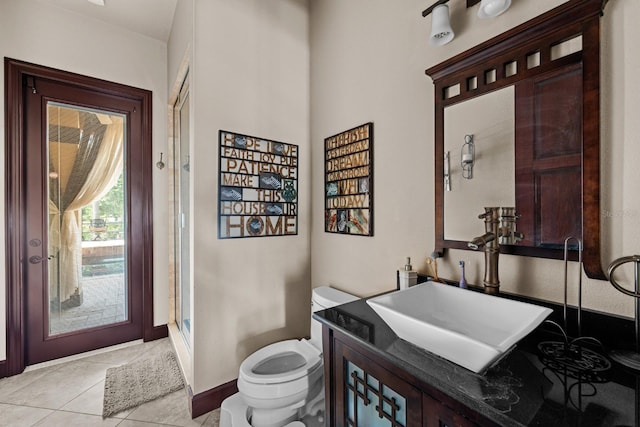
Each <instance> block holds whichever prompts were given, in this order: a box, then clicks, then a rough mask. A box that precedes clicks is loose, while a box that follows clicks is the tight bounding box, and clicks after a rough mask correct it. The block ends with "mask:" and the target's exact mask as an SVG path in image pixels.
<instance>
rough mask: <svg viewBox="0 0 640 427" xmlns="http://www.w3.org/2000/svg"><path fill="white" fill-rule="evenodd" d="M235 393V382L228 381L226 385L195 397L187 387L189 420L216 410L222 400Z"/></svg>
mask: <svg viewBox="0 0 640 427" xmlns="http://www.w3.org/2000/svg"><path fill="white" fill-rule="evenodd" d="M237 392H238V386H237V380H232V381H229V382H228V383H225V384H222V385H219V386H218V387H215V388H212V389H210V390H207V391H203V392H202V393H198V394H196V395H194V394H193V391H192V390H191V387H189V410H190V411H191V418H197V417H199V416H200V415H203V414H206V413H207V412H210V411H213V410H214V409H218V408H219V407H220V405H222V401H223V400H224V399H226V398H227V397H229V396H231V395H233V394H236V393H237Z"/></svg>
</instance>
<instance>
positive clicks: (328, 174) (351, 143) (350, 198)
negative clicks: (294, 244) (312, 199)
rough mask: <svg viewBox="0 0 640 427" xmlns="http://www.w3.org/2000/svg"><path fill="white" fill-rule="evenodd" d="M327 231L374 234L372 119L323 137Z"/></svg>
mask: <svg viewBox="0 0 640 427" xmlns="http://www.w3.org/2000/svg"><path fill="white" fill-rule="evenodd" d="M324 188H325V197H324V217H325V223H324V224H325V225H324V231H326V232H328V233H339V234H353V235H358V236H373V123H366V124H364V125H362V126H358V127H355V128H353V129H350V130H348V131H345V132H341V133H339V134H337V135H334V136H330V137H329V138H326V139H325V140H324Z"/></svg>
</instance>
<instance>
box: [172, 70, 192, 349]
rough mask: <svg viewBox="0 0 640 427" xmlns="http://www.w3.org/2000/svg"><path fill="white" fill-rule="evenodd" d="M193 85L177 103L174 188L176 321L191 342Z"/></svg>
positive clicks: (175, 107) (185, 86) (185, 338)
mask: <svg viewBox="0 0 640 427" xmlns="http://www.w3.org/2000/svg"><path fill="white" fill-rule="evenodd" d="M189 113H190V112H189V87H188V84H187V80H186V79H185V82H184V84H183V86H182V88H181V90H180V95H179V97H178V99H177V101H176V103H175V105H174V126H175V127H174V161H175V164H174V170H175V173H174V180H175V181H174V188H175V200H176V203H175V218H176V223H175V233H174V239H175V250H176V253H175V260H176V269H175V283H176V286H175V297H176V301H175V314H176V324H177V326H178V328H179V329H180V331H181V332H182V335H183V337H184V340H185V342H186V343H187V345H190V335H191V288H190V286H191V270H190V262H191V255H190V246H189V242H190V234H191V233H190V230H191V227H190V222H189V218H190V199H189V191H190V185H191V183H190V172H191V163H190V159H191V154H190V151H189V141H190V138H189Z"/></svg>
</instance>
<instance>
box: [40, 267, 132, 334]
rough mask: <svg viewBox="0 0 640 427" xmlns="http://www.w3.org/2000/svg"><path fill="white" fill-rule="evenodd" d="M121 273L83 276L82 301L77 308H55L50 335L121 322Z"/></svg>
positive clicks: (123, 293) (123, 285)
mask: <svg viewBox="0 0 640 427" xmlns="http://www.w3.org/2000/svg"><path fill="white" fill-rule="evenodd" d="M125 291H126V289H125V284H124V274H123V273H120V274H107V275H100V276H89V277H83V278H82V293H83V301H82V304H81V305H79V306H78V307H71V308H66V309H64V308H63V309H59V310H55V309H53V307H52V311H51V317H50V322H51V323H50V325H51V326H50V327H51V334H59V333H63V332H71V331H77V330H80V329H85V328H92V327H95V326H100V325H109V324H111V323H117V322H122V321H123V320H125V318H126V314H125V312H126V307H125Z"/></svg>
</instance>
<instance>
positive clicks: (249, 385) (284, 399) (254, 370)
mask: <svg viewBox="0 0 640 427" xmlns="http://www.w3.org/2000/svg"><path fill="white" fill-rule="evenodd" d="M322 374H323V364H322V353H321V351H320V350H318V349H317V348H315V347H314V346H313V345H312V344H310V343H309V342H308V341H307V340H287V341H281V342H277V343H274V344H271V345H268V346H266V347H264V348H262V349H260V350H258V351H256V352H255V353H253V354H252V355H250V356H249V357H248V358H247V359H245V361H244V362H242V364H241V365H240V372H239V376H238V391H240V393H241V394H242V396H243V398H244V400H245V401H246V403H247V404H248V405H249V406H251V407H253V408H261V409H269V408H281V407H283V406H289V405H295V404H298V403H299V405H300V406H303V405H304V404H305V400H306V398H307V397H308V396H307V395H308V394H309V392H310V391H315V390H317V388H318V387H319V386H321V385H322V384H321V382H322Z"/></svg>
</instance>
